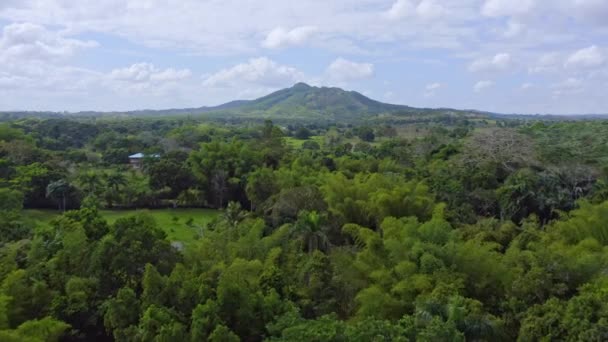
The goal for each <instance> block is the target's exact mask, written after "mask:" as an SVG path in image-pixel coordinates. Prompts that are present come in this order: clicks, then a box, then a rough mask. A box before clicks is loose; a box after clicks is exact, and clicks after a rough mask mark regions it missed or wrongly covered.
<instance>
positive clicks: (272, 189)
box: [245, 167, 279, 210]
mask: <svg viewBox="0 0 608 342" xmlns="http://www.w3.org/2000/svg"><path fill="white" fill-rule="evenodd" d="M278 190H279V189H278V185H277V182H276V179H275V175H274V174H273V172H272V169H270V168H266V167H262V168H259V169H257V170H255V171H253V172H251V173H250V174H249V177H248V178H247V186H246V187H245V191H246V192H247V198H249V201H251V208H252V210H255V209H257V207H258V206H261V205H262V204H263V203H264V202H265V201H266V200H268V199H269V198H270V197H271V196H272V195H274V194H276V193H277V192H278ZM260 208H261V207H260Z"/></svg>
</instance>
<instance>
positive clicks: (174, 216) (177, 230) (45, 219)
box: [24, 209, 219, 246]
mask: <svg viewBox="0 0 608 342" xmlns="http://www.w3.org/2000/svg"><path fill="white" fill-rule="evenodd" d="M100 213H101V215H102V216H103V217H104V218H105V219H106V220H107V221H108V223H109V224H113V223H114V222H115V221H116V220H118V219H119V218H122V217H129V216H131V215H135V214H140V213H145V214H149V215H151V216H152V217H153V218H154V220H156V223H157V225H158V227H159V228H161V229H162V230H164V231H165V233H167V239H168V240H169V241H180V242H182V243H183V244H184V246H188V245H189V244H191V243H192V241H194V240H195V239H196V238H197V236H198V232H199V229H200V228H201V227H205V226H206V225H207V223H209V222H211V220H213V219H214V218H215V217H217V216H218V215H219V211H218V210H213V209H154V210H148V209H142V210H100ZM60 214H61V213H60V212H58V211H57V210H38V209H30V210H25V213H24V216H25V217H27V218H28V219H30V220H32V221H33V222H34V223H35V224H36V225H48V224H49V222H50V221H51V220H52V219H53V218H55V217H57V216H59V215H60ZM190 219H192V223H191V225H190V226H189V225H188V224H187V222H188V221H189V220H190Z"/></svg>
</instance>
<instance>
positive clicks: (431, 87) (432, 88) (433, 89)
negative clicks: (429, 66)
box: [424, 82, 444, 97]
mask: <svg viewBox="0 0 608 342" xmlns="http://www.w3.org/2000/svg"><path fill="white" fill-rule="evenodd" d="M443 86H444V85H443V84H441V83H439V82H435V83H431V84H427V85H426V87H425V88H424V90H425V91H424V97H433V96H435V95H436V93H437V91H438V90H439V89H441V88H443Z"/></svg>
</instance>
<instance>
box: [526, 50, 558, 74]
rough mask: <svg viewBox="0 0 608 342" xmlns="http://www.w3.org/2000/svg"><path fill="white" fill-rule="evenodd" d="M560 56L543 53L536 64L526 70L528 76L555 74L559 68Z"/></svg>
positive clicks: (552, 53)
mask: <svg viewBox="0 0 608 342" xmlns="http://www.w3.org/2000/svg"><path fill="white" fill-rule="evenodd" d="M561 58H562V57H561V56H560V54H558V53H555V52H550V53H545V54H543V55H541V56H540V58H538V60H537V62H536V63H535V64H534V65H533V66H531V67H530V68H528V72H529V73H530V74H538V73H547V72H557V71H558V69H559V67H560V63H561V62H560V60H561Z"/></svg>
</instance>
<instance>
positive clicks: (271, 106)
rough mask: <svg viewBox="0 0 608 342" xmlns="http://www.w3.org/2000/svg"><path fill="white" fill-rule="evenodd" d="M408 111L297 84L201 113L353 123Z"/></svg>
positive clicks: (334, 90) (342, 92)
mask: <svg viewBox="0 0 608 342" xmlns="http://www.w3.org/2000/svg"><path fill="white" fill-rule="evenodd" d="M411 111H412V108H410V107H407V106H399V105H393V104H387V103H382V102H378V101H375V100H372V99H370V98H368V97H365V96H363V95H361V94H360V93H358V92H355V91H345V90H342V89H340V88H327V87H311V86H309V85H307V84H305V83H297V84H296V85H294V86H293V87H291V88H286V89H282V90H279V91H276V92H274V93H272V94H269V95H266V96H264V97H261V98H259V99H256V100H252V101H240V102H238V103H236V104H235V103H229V104H225V105H222V106H219V107H215V108H207V109H206V110H205V112H206V113H207V114H210V115H213V114H217V115H226V114H228V115H230V114H232V115H234V116H238V117H251V118H255V117H268V118H283V119H298V118H302V119H304V118H306V119H322V120H332V121H333V120H353V119H359V118H367V117H370V116H375V115H379V114H388V113H397V112H411Z"/></svg>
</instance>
